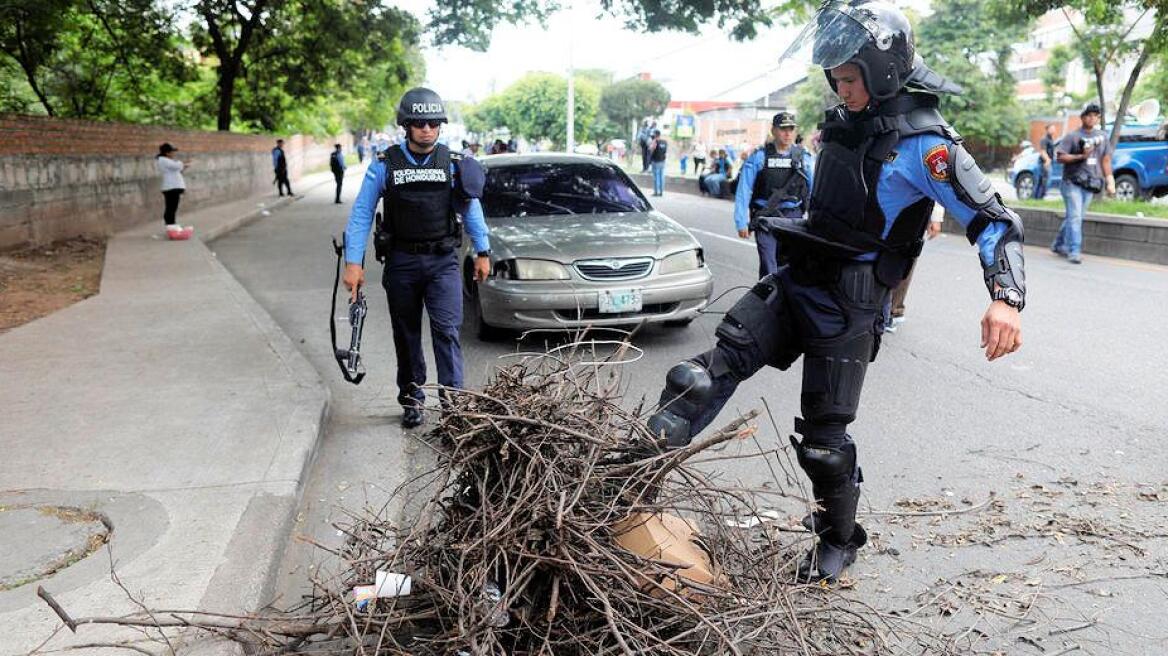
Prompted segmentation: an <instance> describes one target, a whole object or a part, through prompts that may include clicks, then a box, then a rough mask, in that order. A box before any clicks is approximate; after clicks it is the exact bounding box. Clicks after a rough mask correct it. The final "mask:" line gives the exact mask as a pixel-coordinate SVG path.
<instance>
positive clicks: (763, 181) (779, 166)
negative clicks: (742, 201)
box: [752, 142, 810, 207]
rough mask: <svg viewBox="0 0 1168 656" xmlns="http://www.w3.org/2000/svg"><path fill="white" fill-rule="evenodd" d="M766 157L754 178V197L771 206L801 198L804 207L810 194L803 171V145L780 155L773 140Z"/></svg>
mask: <svg viewBox="0 0 1168 656" xmlns="http://www.w3.org/2000/svg"><path fill="white" fill-rule="evenodd" d="M764 158H765V159H764V160H763V170H762V172H761V173H760V174H759V175H758V176H757V177H755V179H754V195H753V198H752V200H764V201H767V203H768V204H769V205H778V203H780V202H783V201H797V202H798V203H799V206H800V207H803V206H804V205H805V204H806V202H807V197H808V195H809V193H810V190H809V189H808V188H807V173H806V172H805V171H804V170H803V147H802V146H791V150H790V151H788V153H787V154H786V155H780V154H779V149H778V148H776V147H775V144H774V143H773V142H771V143H768V144H767V145H766V150H765V154H764Z"/></svg>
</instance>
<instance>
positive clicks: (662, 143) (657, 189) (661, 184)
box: [649, 130, 669, 196]
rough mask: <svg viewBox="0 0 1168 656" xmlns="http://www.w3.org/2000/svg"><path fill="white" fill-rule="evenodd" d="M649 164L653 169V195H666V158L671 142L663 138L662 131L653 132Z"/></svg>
mask: <svg viewBox="0 0 1168 656" xmlns="http://www.w3.org/2000/svg"><path fill="white" fill-rule="evenodd" d="M649 150H650V151H651V152H650V153H649V163H650V164H651V165H652V167H653V195H654V196H664V195H665V156H666V153H667V151H668V150H669V142H667V141H666V140H665V139H664V138H663V137H662V136H661V131H660V130H653V141H652V142H651V143H650V144H649Z"/></svg>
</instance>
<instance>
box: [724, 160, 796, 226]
mask: <svg viewBox="0 0 1168 656" xmlns="http://www.w3.org/2000/svg"><path fill="white" fill-rule="evenodd" d="M789 152H791V149H790V148H788V149H787V150H781V151H779V154H780V155H782V154H783V153H789ZM765 160H766V148H765V147H763V148H755V149H754V152H753V153H751V154H750V157H747V158H746V161H745V162H743V164H742V170H740V171H739V172H738V191H736V192H735V193H734V227H736V228H737V229H739V230H746V228H747V226H748V225H750V197H751V196H753V195H754V180H755V178H757V177H758V174H759V172H760V171H762V169H763V167H764V165H765V163H766V162H765ZM814 169H815V162H814V160H813V159H812V158H811V153H809V152H807V150H806V149H804V150H803V170H804V171H805V172H806V173H807V186H808V187H810V186H811V180H812V177H811V176H812V175H813V174H814ZM766 204H767V199H766V198H756V199H754V205H755V206H756V207H765V206H766ZM781 207H795V204H793V203H790V202H789V201H784V202H783V205H782V206H781Z"/></svg>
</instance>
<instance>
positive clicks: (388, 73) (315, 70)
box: [193, 0, 420, 131]
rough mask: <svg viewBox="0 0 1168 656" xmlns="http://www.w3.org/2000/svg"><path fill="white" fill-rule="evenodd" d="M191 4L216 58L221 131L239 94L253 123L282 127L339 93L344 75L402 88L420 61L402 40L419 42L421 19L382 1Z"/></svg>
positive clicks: (199, 36)
mask: <svg viewBox="0 0 1168 656" xmlns="http://www.w3.org/2000/svg"><path fill="white" fill-rule="evenodd" d="M193 10H194V11H195V12H196V14H197V15H198V16H199V17H200V18H201V22H200V23H199V24H198V25H197V26H196V27H195V29H194V39H195V43H196V45H198V46H199V47H200V49H202V51H203V52H204V54H206V55H208V56H210V57H214V58H215V61H216V62H217V64H216V65H217V73H218V84H217V96H218V97H217V110H216V114H217V122H216V124H217V126H218V128H219V129H220V130H228V129H230V128H231V123H232V119H233V116H234V115H235V113H236V112H235V109H236V104H237V101H238V105H239V107H238V115H239V116H240V118H241V119H242V120H244V121H245V124H246V125H247V126H248V127H250V128H255V129H263V130H270V131H277V130H284V129H288V128H289V127H291V124H290V123H289V122H288V121H287V120H285V117H286V116H294V115H295V116H301V117H303V116H305V115H306V114H305V111H304V110H305V108H306V107H308V106H312V105H314V104H315V103H316V102H317V99H318V97H320V96H337V95H340V94H341V93H342V91H341V82H342V81H343V80H346V76H350V77H353V78H357V77H359V76H363V75H365V74H366V73H368V72H370V71H373V77H374V79H376V80H377V81H378V82H379V83H380V84H381V85H382V88H386V89H389V90H392V91H393V92H394V93H395V94H396V93H400V90H401V88H402V87H403V86H405V84H406V83H408V82H409V81H411V80H413V79H414V78H415V77H416V72H417V70H418V68H419V67H418V64H419V63H420V60H419V59H418V58H417V57H407V56H405V51H406V49H407V48H405V47H403V46H408V49H412V48H413V47H414V46H416V45H417V43H418V40H419V37H420V34H419V27H418V25H417V22H416V21H415V20H414V19H413V18H412V16H410V14H409V13H408V12H406V11H404V10H401V9H395V8H391V7H386V6H384V5H383V3H381V2H344V1H340V0H251V2H246V1H239V0H197V1H196V2H195V3H194V6H193ZM241 82H242V85H241V84H240V83H241ZM334 102H335V100H334Z"/></svg>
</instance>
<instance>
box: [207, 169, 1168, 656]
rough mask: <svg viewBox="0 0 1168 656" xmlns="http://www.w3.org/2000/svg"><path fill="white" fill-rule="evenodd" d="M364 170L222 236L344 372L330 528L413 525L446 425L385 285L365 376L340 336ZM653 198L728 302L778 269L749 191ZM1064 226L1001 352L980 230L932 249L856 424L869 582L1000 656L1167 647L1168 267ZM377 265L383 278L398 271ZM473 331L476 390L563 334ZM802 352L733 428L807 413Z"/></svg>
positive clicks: (303, 560) (636, 372)
mask: <svg viewBox="0 0 1168 656" xmlns="http://www.w3.org/2000/svg"><path fill="white" fill-rule="evenodd" d="M354 173H358V172H354ZM358 179H359V178H356V177H351V178H350V179H349V181H348V182H347V185H348V189H347V190H346V193H345V194H344V196H343V198H344V199H345V200H346V204H344V205H334V204H332V202H331V199H332V196H331V189H326V188H324V187H321V188H318V189H317V190H314V191H313V192H311V193H310V194H309V195H308V196H307V197H306V198H303V199H301V200H300V201H298V202H297V203H295V204H293V205H291V206H289V207H287V208H284V209H282V210H280V211H279V212H276V213H273V214H272V215H271V216H269V217H266V218H264V219H262V220H261V221H259V222H257V223H254V224H252V225H250V226H248V227H246V228H244V229H241V230H239V231H237V232H235V233H233V234H231V235H229V236H227V237H225V238H223V239H221V240H219V241H218V242H216V243H215V244H214V245H213V250H215V251H216V252H217V253H218V256H219V257H220V259H221V260H222V261H223V263H224V264H225V265H227V267H228V268H229V269H230V270H231V271H232V272H233V273H234V274H235V275H236V276H237V277H238V278H239V280H240V281H241V282H242V283H243V285H244V286H245V287H246V288H247V289H248V290H249V291H250V292H251V293H252V294H253V296H254V297H255V298H256V299H257V300H258V301H259V302H260V303H261V304H262V305H263V306H264V307H266V308H267V310H268V311H269V312H270V313H271V314H272V316H273V317H274V318H275V319H276V321H277V322H278V323H279V324H280V325H281V326H282V327H283V328H284V330H285V331H286V332H287V333H288V335H289V336H290V337H291V338H292V340H293V342H296V343H298V344H299V346H300V348H301V349H302V351H303V352H304V353H305V354H306V356H307V357H308V358H309V360H310V361H311V362H312V363H313V364H314V365H315V366H317V367H318V368H319V370H320V372H321V373H322V376H323V377H324V379H325V380H326V381H328V383H329V385H330V386H331V388H332V394H333V412H332V416H331V420H330V423H329V427H328V434H327V437H326V439H325V442H324V444H323V445H322V448H321V451H320V454H319V456H318V459H317V462H316V463H315V466H314V469H313V473H312V477H311V480H310V481H309V483H308V485H307V488H306V493H305V497H304V503H303V507H302V511H301V514H300V518H299V520H300V521H299V524H298V533H299V534H302V535H306V536H310V537H311V538H312V539H313V540H316V541H318V542H321V543H323V544H326V545H335V544H337V543H339V541H340V538H339V536H338V534H337V532H336V531H335V529H333V528H332V527H331V526H330V524H331V522H333V521H336V520H341V519H343V518H344V516H345V514H346V513H347V512H356V511H360V510H361V509H363V508H366V507H369V508H372V509H374V510H377V509H383V511H384V512H386V513H387V514H388V516H391V517H395V518H398V519H400V520H402V521H409V519H408V518H409V515H410V512H409V509H408V508H403V505H402V503H401V502H400V501H393V502H389V501H388V499H389V495H390V492H391V491H392V490H393V489H394V488H395V487H397V486H398V485H399V484H401V483H402V482H403V481H406V480H409V479H410V478H411V477H412V476H415V475H417V474H418V473H420V472H421V471H424V470H425V469H426V468H427V465H428V463H429V459H428V457H427V447H426V445H425V443H424V441H422V440H419V439H415V436H410V435H406V434H404V433H403V431H402V430H401V429H400V428H399V427H398V419H399V416H400V415H399V410H398V408H397V406H396V403H395V401H394V398H395V393H396V392H395V389H394V383H393V380H394V370H395V369H394V363H393V359H392V342H391V337H390V332H389V321H388V315H387V311H386V307H385V303H384V301H383V300H382V299H383V297H381V296H380V293H379V290H377V289H376V288H374V289H373V291H372V292H371V298H370V300H371V302H370V315H369V318H368V321H367V324H366V326H367V328H366V333H365V340H364V344H363V347H364V351H365V358H366V363H367V367H368V369H369V375H368V377H367V378H366V380H365V382H364V383H363V384H362V385H360V386H358V387H354V386H351V385H348V384H346V383H344V382H343V381H342V380H341V377H340V375H339V372H338V371H337V370H336V364H335V362H334V360H333V359H332V356H331V346H330V345H329V343H328V331H327V325H326V321H327V319H328V317H327V315H326V312H327V311H328V306H329V295H330V292H331V285H332V282H333V272H334V266H335V259H334V257H333V253H332V251H331V246H330V243H329V237H330V235H339V234H340V232H341V230H342V228H343V226H344V223H345V220H346V218H347V213H348V210H349V205H348V202H349V201H351V199H352V197H353V196H354V194H355V191H356V185H357V182H358ZM654 200H655V201H656V202H655V203H654V205H655V206H657V207H658V209H660V210H662V211H663V212H665V213H667V214H669V215H670V216H672V217H673V218H674V219H676V220H677V221H679V222H680V223H682V224H683V225H685V226H686V227H688V228H689V229H690V230H691V231H692V232H693V233H694V234H695V236H697V238H698V239H699V240H700V241H701V242H702V244H703V246H704V248H705V250H706V259H707V262H708V263H709V265H710V267H711V268H712V270H713V273H714V276H715V296H717V295H719V294H721V293H723V292H727V291H728V292H729V293H728V294H727V296H726V298H724V299H722V300H721V301H719V302H718V303H716V304H715V305H714V306H712V307H711V310H712V311H715V312H716V311H717V310H724V309H726V308H727V307H729V305H730V304H731V303H732V302H733V299H735V298H736V297H737V295H738V294H739V293H741V292H740V291H734V290H736V289H739V288H743V289H744V288H746V287H748V286H749V285H750V284H752V283H753V282H754V279H755V276H756V271H757V268H756V267H757V264H756V258H755V251H754V247H753V244H752V243H750V242H746V241H743V240H739V239H737V238H736V237H735V236H734V233H733V230H732V222H731V217H730V206H729V204H727V203H725V202H722V201H712V200H707V199H702V198H697V197H694V196H684V195H679V194H675V195H671V196H667V197H665V198H661V199H654ZM1044 246H1045V245H1043V244H1034V245H1031V246H1030V247H1029V249H1028V251H1027V254H1028V257H1029V261H1028V265H1027V277H1028V284H1029V299H1028V306H1027V309H1026V312H1025V313H1024V315H1023V327H1024V338H1025V345H1024V347H1023V348H1022V350H1021V351H1019V352H1018V353H1016V354H1014V355H1012V356H1009V357H1007V358H1006V359H1004V360H1000V361H998V362H993V363H989V362H987V361H986V360H985V358H984V356H983V355H982V352H981V350H980V348H979V345H978V341H979V337H980V328H979V323H978V322H979V320H980V317H981V314H982V312H984V310H985V307H986V305H987V298H986V292H985V288H984V286H983V283H982V280H981V269H980V266H979V265H978V262H977V256H976V253H975V251H974V249H973V248H972V247H970V246H969V245H968V244H967V243H965V242H964V241H963V240H960V239H959V238H956V237H953V236H941V237H939V238H938V239H936V240H935V241H933V242H930V243H929V244H928V246H927V247H926V249H925V253H924V254H923V256H922V257H921V259H920V261H919V263H918V269H917V272H916V274H915V278H914V287H913V289H912V291H911V293H910V294H909V296H908V317H909V320H908V322H907V323H906V324H904V325H903V326H902V327H901V329H900V330H899V331H898V332H897V333H896V334H895V335H890V336H887V337H886V338H885V340H884V346H883V348H882V350H881V352H880V356H879V359H878V360H877V362H876V363H874V364H873V365H872V367H871V368H870V369H869V372H868V378H867V381H866V384H865V392H864V398H863V402H862V408H861V412H860V416H859V418H858V420H857V421H856V423H855V424H853V425H852V427H851V433H852V434H853V435H854V437H855V439H856V441H857V443H858V446H859V451H860V456H861V459H862V466H863V468H864V476H865V479H866V480H865V486H864V495H865V496H864V500H863V501H862V502H861V503H862V505H863V507H864V508H865V509H866V513H865V515H864V516H863V517H862V518H861V521H863V522H864V523H865V524H866V525H867V526H868V528H869V532H870V534H872V536H873V540H872V543H871V544H870V545H869V547H867V548H865V549H864V550H863V551H862V552H861V553H862V557H861V559H860V561H859V562H858V563H857V565H856V566H855V567H854V568H853V577H854V580H855V588H854V589H852V590H850V591H849V592H848V593H849V594H855V595H858V596H859V597H861V598H863V599H865V600H866V601H869V602H871V603H873V604H874V605H876V606H877V607H879V608H882V609H885V610H896V609H900V610H907V609H912V608H917V607H918V606H919V605H920V606H924V608H923V609H922V610H919V611H918V612H917V613H916V614H915V615H914V616H913V617H914V620H915V621H921V622H924V623H925V624H927V625H928V626H930V627H931V629H930V630H936V631H945V632H949V633H953V634H965V635H966V636H967V637H968V638H976V637H977V636H978V635H979V634H980V633H982V632H984V633H985V634H987V635H989V636H992V637H991V638H989V639H988V642H986V643H985V644H987V645H992V646H996V647H998V648H999V649H1002V650H1003V651H1002V652H1001V653H1010V654H1015V653H1019V654H1028V653H1034V654H1038V653H1043V652H1042V651H1041V650H1045V652H1046V653H1059V652H1060V650H1061V649H1067V648H1069V647H1071V646H1074V645H1078V646H1079V648H1080V649H1081V651H1080V652H1079V653H1095V654H1103V653H1108V654H1133V655H1134V654H1149V655H1151V654H1163V653H1168V617H1166V616H1165V615H1164V613H1163V612H1162V608H1163V607H1164V604H1165V603H1168V529H1166V528H1165V527H1166V526H1168V467H1166V465H1168V455H1165V453H1164V451H1163V436H1164V433H1165V429H1166V428H1168V403H1164V398H1165V396H1164V395H1165V388H1166V383H1168V376H1166V375H1165V373H1164V372H1165V371H1168V348H1165V347H1164V345H1163V344H1164V340H1163V335H1164V330H1165V328H1164V326H1165V323H1166V320H1168V311H1166V310H1165V308H1166V307H1168V275H1165V274H1166V273H1168V268H1165V267H1157V266H1153V265H1145V264H1140V263H1132V262H1126V261H1119V260H1110V259H1105V258H1098V257H1087V258H1086V259H1085V261H1084V264H1083V265H1081V266H1074V265H1070V264H1068V263H1066V262H1065V261H1064V260H1061V259H1058V258H1056V257H1054V256H1052V255H1051V254H1050V253H1049V252H1048V251H1047V250H1046V249H1045V248H1044ZM368 277H369V279H370V280H379V279H380V267H379V266H378V265H376V264H373V265H372V266H371V270H370V272H369V273H368ZM343 314H344V310H343V309H341V310H340V311H338V316H341V315H343ZM719 318H720V317H719V315H718V314H716V313H710V314H706V315H704V316H702V317H700V318H699V319H698V320H696V321H695V322H693V323H692V324H691V325H690V326H689V327H687V328H680V329H678V328H663V327H649V328H647V329H645V330H643V331H641V332H640V333H638V334H637V335H636V336H635V337H634V343H635V344H636V345H637V346H639V347H641V348H642V349H644V352H645V354H644V358H643V359H642V360H641V361H640V362H639V363H638V364H637V366H635V367H628V368H627V369H626V371H625V372H624V374H623V376H624V380H625V384H626V389H627V393H626V397H625V398H626V401H627V403H629V404H630V405H631V404H635V403H637V402H638V401H640V399H641V398H643V397H645V398H650V399H655V398H656V396H657V394H658V391H659V389H660V387H659V386H660V383H661V380H662V376H663V375H664V373H665V371H666V370H668V368H669V367H670V366H672V364H674V363H675V362H677V361H679V360H681V359H684V358H686V357H688V356H691V355H693V354H696V353H698V352H701V351H703V350H706V349H708V348H709V347H710V346H711V345H712V344H713V333H714V329H715V328H716V326H717V323H718V321H719ZM342 332H344V327H343V326H342ZM463 343H464V354H465V358H466V381H467V384H468V385H470V386H477V385H480V384H481V383H483V382H484V381H485V380H486V379H487V378H488V376H490V373H491V371H492V370H493V369H494V368H495V367H496V366H497V365H499V364H500V363H501V362H506V361H507V357H508V355H509V354H513V353H515V352H516V351H517V350H520V349H522V350H532V349H539V348H540V347H541V344H539V343H535V342H533V341H530V340H529V341H527V342H525V343H523V344H515V343H514V342H510V343H482V342H480V341H478V340H476V339H475V338H474V336H473V334H472V333H471V332H470V331H469V329H466V330H464V340H463ZM427 348H429V347H428V346H427ZM798 370H799V365H798V364H796V366H795V367H793V368H792V370H790V371H788V372H778V371H774V370H764V371H763V372H761V373H760V374H759V375H757V376H755V378H753V379H751V380H750V381H747V382H746V383H745V384H743V385H742V386H741V388H740V389H739V392H738V394H737V395H736V396H735V397H734V399H732V401H731V403H730V404H729V405H727V407H726V410H725V411H724V412H723V416H722V417H720V418H719V419H718V420H717V421H716V422H715V424H714V425H715V426H718V425H721V424H722V423H725V422H726V421H727V420H728V419H729V418H730V417H732V416H733V415H734V414H735V413H737V412H740V411H745V410H749V409H753V408H759V407H762V404H761V399H763V398H765V399H766V400H767V404H768V406H769V408H770V411H771V416H772V417H773V418H774V421H775V423H776V425H777V427H778V432H776V430H775V429H774V428H772V426H771V423H770V421H769V419H768V420H765V421H763V422H762V426H761V432H760V439H762V440H763V441H764V442H765V443H769V444H772V445H777V446H781V445H782V444H783V443H784V441H785V435H786V433H787V432H789V431H790V427H791V418H792V417H793V416H794V415H795V414H796V413H797V411H798V392H799V390H798V382H799V375H800V374H799V371H798ZM431 376H433V364H432V362H431ZM720 467H721V469H722V472H721V475H722V477H723V478H724V479H726V480H734V479H741V480H743V481H745V482H748V483H751V482H753V483H758V482H760V481H762V480H764V479H766V478H769V476H770V475H769V472H767V471H766V470H765V469H764V468H763V467H761V466H758V465H752V464H750V463H749V462H741V463H735V462H733V461H731V462H729V464H726V463H723V464H721V465H720ZM991 495H992V500H991ZM418 498H419V495H417V494H415V495H412V499H413V502H416V501H417V499H418ZM987 502H988V503H987ZM387 504H388V505H387ZM779 510H780V511H781V512H783V513H784V514H785V515H787V516H789V517H790V518H791V520H790V521H791V522H792V523H793V522H794V521H795V519H797V518H798V516H800V515H801V514H802V512H803V509H802V508H801V507H800V506H799V504H797V503H792V504H791V505H790V506H789V507H783V508H779ZM951 511H965V512H957V513H956V514H949V512H951ZM922 513H923V514H922ZM320 553H321V552H319V551H316V550H314V549H312V548H311V547H310V546H309V545H307V544H305V543H304V542H295V543H293V544H292V545H291V546H290V547H289V550H288V553H287V556H286V558H285V562H284V565H283V568H282V575H283V578H282V581H283V585H282V592H283V594H284V597H283V598H282V599H281V600H279V602H278V603H281V604H283V605H288V604H290V603H291V602H292V601H294V598H295V597H296V596H297V595H299V594H301V593H303V592H304V591H305V590H306V581H307V580H308V577H309V575H312V574H313V573H314V572H315V571H317V567H318V565H320V564H321V563H322V562H323V561H324V559H323V558H322V557H321V555H320ZM326 569H327V568H326ZM971 627H972V629H971ZM1061 629H1074V630H1069V631H1062V630H1061ZM1040 648H1041V650H1040Z"/></svg>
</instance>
